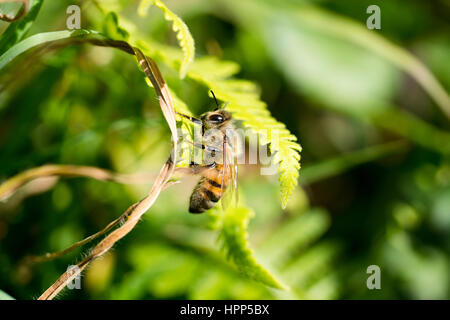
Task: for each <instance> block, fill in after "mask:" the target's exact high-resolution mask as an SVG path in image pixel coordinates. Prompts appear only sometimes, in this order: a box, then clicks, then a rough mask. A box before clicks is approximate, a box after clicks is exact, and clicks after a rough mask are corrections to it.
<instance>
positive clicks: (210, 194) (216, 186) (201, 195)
mask: <svg viewBox="0 0 450 320" xmlns="http://www.w3.org/2000/svg"><path fill="white" fill-rule="evenodd" d="M202 175H203V176H202V177H201V178H200V180H199V181H198V183H197V185H196V186H195V188H194V191H193V192H192V195H191V200H190V204H189V212H190V213H202V212H205V211H206V210H209V209H211V208H212V207H214V206H215V205H216V204H217V202H218V201H219V200H220V198H221V196H222V195H223V193H224V192H225V189H226V187H227V185H228V182H229V181H230V174H226V175H225V176H224V178H223V181H222V165H217V166H216V167H214V168H211V169H210V170H207V171H205V172H204V173H202ZM221 186H222V187H221Z"/></svg>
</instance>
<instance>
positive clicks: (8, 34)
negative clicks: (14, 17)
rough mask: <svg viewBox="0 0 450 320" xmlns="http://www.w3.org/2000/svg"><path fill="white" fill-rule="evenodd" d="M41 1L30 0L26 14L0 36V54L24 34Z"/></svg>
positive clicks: (34, 17) (30, 24)
mask: <svg viewBox="0 0 450 320" xmlns="http://www.w3.org/2000/svg"><path fill="white" fill-rule="evenodd" d="M43 1H44V0H30V8H29V10H28V13H27V14H26V16H25V17H23V18H22V19H20V20H18V21H16V22H13V23H11V24H10V25H9V26H8V28H7V29H6V31H5V32H4V33H3V34H2V35H1V37H0V54H2V53H4V52H5V51H6V50H8V49H9V48H10V47H12V46H13V45H14V44H16V43H17V42H19V41H21V40H22V39H23V38H24V37H25V36H26V34H27V33H28V31H29V30H30V28H31V26H32V25H33V22H34V20H35V19H36V16H37V15H38V13H39V10H40V9H41V6H42V3H43Z"/></svg>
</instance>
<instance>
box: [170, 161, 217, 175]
mask: <svg viewBox="0 0 450 320" xmlns="http://www.w3.org/2000/svg"><path fill="white" fill-rule="evenodd" d="M216 166H217V164H216V163H215V162H213V163H211V164H208V165H201V164H198V163H194V162H191V163H190V165H189V168H175V171H176V172H177V173H184V174H199V173H202V172H204V171H206V170H210V169H212V168H215V167H216Z"/></svg>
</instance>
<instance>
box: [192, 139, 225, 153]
mask: <svg viewBox="0 0 450 320" xmlns="http://www.w3.org/2000/svg"><path fill="white" fill-rule="evenodd" d="M186 142H188V143H190V144H192V145H193V146H194V147H195V148H199V149H203V150H205V149H206V150H208V151H211V152H217V153H221V152H222V150H220V149H218V148H216V147H211V146H205V145H204V144H201V143H196V142H192V141H189V140H186Z"/></svg>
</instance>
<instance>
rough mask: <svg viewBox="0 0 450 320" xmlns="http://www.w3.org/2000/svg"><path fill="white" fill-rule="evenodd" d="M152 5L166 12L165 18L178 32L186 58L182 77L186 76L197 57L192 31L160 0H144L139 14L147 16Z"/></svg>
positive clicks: (139, 8)
mask: <svg viewBox="0 0 450 320" xmlns="http://www.w3.org/2000/svg"><path fill="white" fill-rule="evenodd" d="M151 5H155V6H156V7H158V8H159V9H161V11H162V12H163V13H164V18H165V19H166V20H167V21H171V22H172V29H173V31H174V32H175V33H176V34H177V39H178V43H179V44H180V47H181V50H183V53H184V58H183V61H182V63H181V66H180V77H181V78H184V77H185V75H186V72H187V70H188V68H189V66H190V65H191V64H192V62H193V61H194V58H195V45H194V39H193V38H192V35H191V32H190V31H189V29H188V27H187V26H186V24H185V23H184V21H183V20H181V19H180V17H178V16H177V15H176V14H175V13H173V12H172V11H171V10H170V9H169V8H167V6H166V5H165V4H164V3H163V2H162V1H160V0H142V1H141V2H140V4H139V7H138V14H139V15H140V16H146V15H147V11H148V8H149V7H150V6H151Z"/></svg>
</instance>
